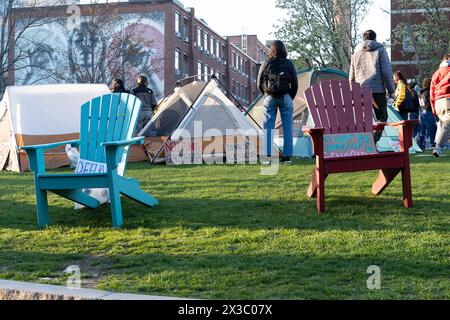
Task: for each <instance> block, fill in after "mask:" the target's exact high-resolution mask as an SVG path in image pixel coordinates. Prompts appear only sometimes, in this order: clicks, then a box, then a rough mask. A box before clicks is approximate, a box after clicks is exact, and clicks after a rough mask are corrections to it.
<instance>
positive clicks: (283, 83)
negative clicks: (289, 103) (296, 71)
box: [264, 59, 291, 97]
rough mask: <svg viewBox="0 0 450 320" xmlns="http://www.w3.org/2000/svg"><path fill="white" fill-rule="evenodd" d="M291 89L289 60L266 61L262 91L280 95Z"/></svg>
mask: <svg viewBox="0 0 450 320" xmlns="http://www.w3.org/2000/svg"><path fill="white" fill-rule="evenodd" d="M290 90H291V77H290V76H289V60H287V59H275V60H272V61H269V62H268V63H267V66H266V69H265V70H264V92H265V93H267V94H268V95H271V96H273V97H281V96H283V95H285V94H287V93H289V91H290Z"/></svg>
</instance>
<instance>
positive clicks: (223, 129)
mask: <svg viewBox="0 0 450 320" xmlns="http://www.w3.org/2000/svg"><path fill="white" fill-rule="evenodd" d="M140 135H141V136H145V137H146V142H145V149H146V151H147V154H148V156H149V157H150V159H151V160H154V161H158V162H162V161H164V160H165V156H166V154H165V152H163V151H165V150H164V147H165V142H167V141H168V140H170V141H171V142H172V143H173V142H176V141H181V140H185V139H186V138H188V139H191V140H192V141H195V142H199V143H201V150H202V155H203V159H206V158H211V157H214V158H217V157H221V156H224V155H225V153H226V150H227V149H228V148H230V147H233V148H234V147H236V146H239V145H244V146H245V147H246V149H247V151H248V150H249V149H251V150H254V151H255V152H258V146H261V144H260V142H258V141H260V140H258V139H259V138H260V135H261V131H260V130H259V128H258V127H257V126H256V125H254V124H252V122H251V121H250V119H248V118H246V117H245V116H244V114H243V113H242V112H241V111H240V110H239V109H238V107H236V106H235V105H234V104H233V103H232V102H231V101H230V100H229V99H228V98H227V97H226V96H225V94H224V93H223V92H222V90H221V89H220V85H219V84H218V82H217V81H216V80H215V79H212V80H210V81H209V82H208V83H206V84H205V83H204V82H197V81H194V82H192V83H189V84H187V85H185V86H180V87H178V88H176V89H175V92H174V93H173V94H172V95H171V96H169V97H168V98H166V99H165V100H164V101H163V102H162V103H161V105H160V107H159V108H158V111H157V113H156V114H155V116H154V117H153V119H152V120H151V121H150V122H149V123H148V124H147V125H146V126H145V128H144V129H143V130H142V131H141V132H140ZM166 146H167V145H166Z"/></svg>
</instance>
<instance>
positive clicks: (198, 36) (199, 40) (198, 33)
mask: <svg viewBox="0 0 450 320" xmlns="http://www.w3.org/2000/svg"><path fill="white" fill-rule="evenodd" d="M197 46H198V47H199V48H202V29H200V28H197Z"/></svg>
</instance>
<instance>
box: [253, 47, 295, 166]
mask: <svg viewBox="0 0 450 320" xmlns="http://www.w3.org/2000/svg"><path fill="white" fill-rule="evenodd" d="M287 56H288V54H287V50H286V47H285V45H284V43H283V42H282V41H279V40H276V41H274V42H273V43H272V45H271V47H270V52H269V59H268V61H266V62H265V63H264V64H263V65H262V66H261V68H260V70H259V75H258V83H257V85H258V88H259V90H260V91H261V93H262V94H263V95H264V96H265V98H264V132H265V134H264V136H265V140H264V155H265V156H267V157H269V158H271V156H272V154H271V153H272V145H273V135H272V133H273V130H274V129H275V121H276V118H277V112H278V110H280V115H281V121H282V124H283V140H284V147H283V156H282V158H281V162H283V163H285V164H291V157H292V155H293V152H294V150H293V149H294V138H293V113H294V103H293V101H294V98H295V96H296V95H297V91H298V79H297V71H296V69H295V66H294V64H293V63H292V62H291V61H290V60H289V59H287Z"/></svg>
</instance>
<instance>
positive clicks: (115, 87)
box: [110, 79, 130, 93]
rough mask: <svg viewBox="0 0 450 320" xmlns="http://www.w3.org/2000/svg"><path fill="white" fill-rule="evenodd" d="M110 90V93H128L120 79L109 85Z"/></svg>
mask: <svg viewBox="0 0 450 320" xmlns="http://www.w3.org/2000/svg"><path fill="white" fill-rule="evenodd" d="M110 90H111V92H112V93H130V92H129V91H128V90H126V89H125V85H124V83H123V81H122V79H115V80H114V81H113V82H112V84H111V88H110Z"/></svg>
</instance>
